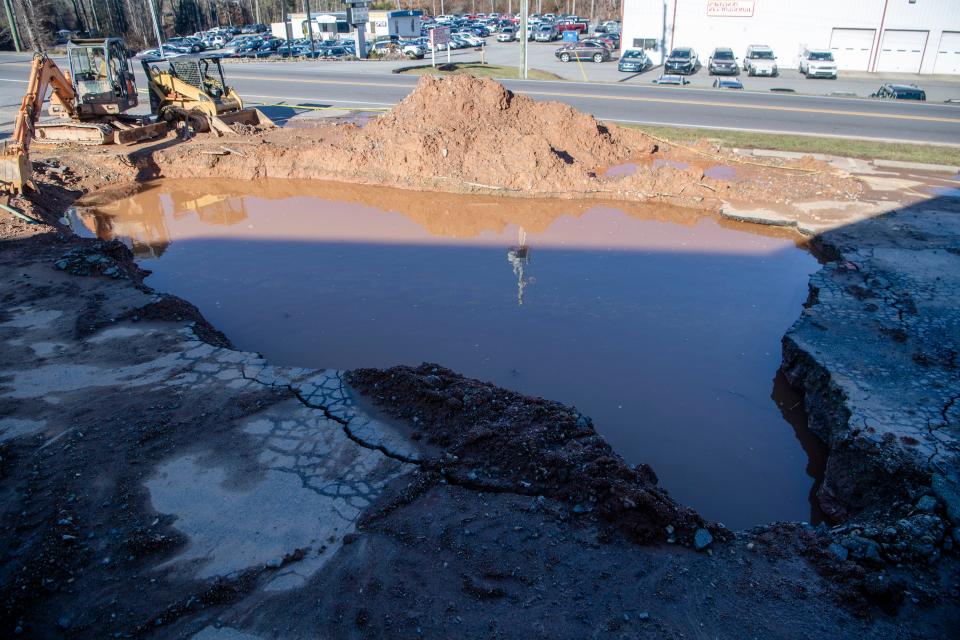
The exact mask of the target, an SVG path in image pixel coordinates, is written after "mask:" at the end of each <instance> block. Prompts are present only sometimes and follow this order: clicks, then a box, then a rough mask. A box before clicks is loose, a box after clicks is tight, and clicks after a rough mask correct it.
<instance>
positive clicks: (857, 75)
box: [321, 37, 960, 102]
mask: <svg viewBox="0 0 960 640" xmlns="http://www.w3.org/2000/svg"><path fill="white" fill-rule="evenodd" d="M561 44H562V43H560V42H552V43H541V42H530V43H529V46H528V51H529V54H528V60H529V62H528V64H529V67H530V68H531V69H541V70H543V71H549V72H551V73H555V74H556V75H558V76H560V77H562V78H564V79H566V80H576V81H581V82H582V81H588V82H620V83H631V84H650V83H651V82H653V80H655V79H656V78H657V77H658V76H659V75H660V74H661V72H662V69H661V68H660V67H654V68H653V69H649V70H647V71H645V72H644V73H621V72H620V71H618V70H617V64H616V59H615V58H614V59H612V60H611V61H610V62H604V63H600V64H596V63H594V62H581V63H579V64H578V63H577V62H567V63H564V62H560V61H559V60H558V59H557V58H556V56H555V55H554V51H555V50H556V49H557V48H558V47H559V46H560V45H561ZM699 53H700V55H701V63H702V64H704V65H706V57H707V56H709V55H710V54H709V52H699ZM738 55H741V54H738ZM450 56H451V60H454V61H468V60H469V61H472V60H479V59H480V53H479V52H478V51H476V50H473V49H461V50H458V51H452V52H451V54H450ZM484 57H485V59H486V61H487V62H489V63H490V64H498V65H510V66H517V65H519V62H520V44H519V43H518V42H496V40H495V39H494V38H492V37H491V38H487V46H486V47H485V51H484ZM446 59H447V54H446V52H445V51H444V52H438V53H437V62H438V63H439V62H441V61H446ZM425 62H428V63H429V56H428V57H427V58H426V59H425ZM321 64H323V63H321ZM334 64H344V63H330V65H329V66H333V65H334ZM347 64H350V63H347ZM353 64H356V63H353ZM361 64H363V65H372V67H371V68H370V69H369V70H370V71H374V70H375V69H376V70H382V69H383V68H384V66H390V67H401V66H407V65H409V63H402V62H401V63H398V62H377V63H372V62H365V63H361ZM415 64H416V63H415ZM419 64H422V62H421V63H419ZM688 79H689V80H690V85H688V86H690V87H700V88H708V87H711V86H712V85H713V81H714V77H713V76H710V75H709V74H708V73H707V71H706V68H702V69H700V71H698V72H697V73H695V74H693V75H692V76H689V77H688ZM740 79H741V81H742V82H743V85H744V89H745V90H747V91H763V92H768V91H770V90H771V89H774V88H778V89H792V90H793V91H795V92H796V93H804V94H812V95H829V94H835V95H850V96H858V97H867V96H869V95H870V94H871V93H873V92H874V91H876V90H877V89H878V88H879V86H880V85H881V84H882V83H883V82H898V83H905V84H917V85H919V86H921V87H923V89H925V90H926V92H927V100H928V101H933V102H943V101H945V100H950V99H955V100H960V78H958V77H951V76H929V75H926V76H920V75H902V74H885V73H861V72H854V71H841V72H840V77H839V79H837V80H824V79H811V80H808V79H806V78H804V77H803V76H801V75H800V74H799V73H798V72H797V70H796V69H781V72H780V75H779V76H778V77H776V78H761V77H753V78H750V77H747V76H746V75H745V74H741V77H740Z"/></svg>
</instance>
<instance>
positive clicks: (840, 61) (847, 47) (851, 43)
mask: <svg viewBox="0 0 960 640" xmlns="http://www.w3.org/2000/svg"><path fill="white" fill-rule="evenodd" d="M875 33H876V30H874V29H834V30H833V33H832V34H830V50H831V51H833V58H834V60H836V61H837V69H852V70H854V71H866V70H867V69H868V68H869V66H870V53H871V52H872V51H873V36H874V34H875Z"/></svg>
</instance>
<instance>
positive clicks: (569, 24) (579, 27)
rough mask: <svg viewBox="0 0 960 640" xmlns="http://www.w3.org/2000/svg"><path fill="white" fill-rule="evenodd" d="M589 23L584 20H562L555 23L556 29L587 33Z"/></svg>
mask: <svg viewBox="0 0 960 640" xmlns="http://www.w3.org/2000/svg"><path fill="white" fill-rule="evenodd" d="M589 27H590V23H589V22H587V21H586V20H564V21H563V22H561V23H560V24H558V25H557V31H561V32H563V31H576V32H577V33H587V31H589Z"/></svg>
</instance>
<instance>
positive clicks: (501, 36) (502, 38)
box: [497, 27, 517, 42]
mask: <svg viewBox="0 0 960 640" xmlns="http://www.w3.org/2000/svg"><path fill="white" fill-rule="evenodd" d="M516 39H517V32H516V30H514V28H513V27H504V28H503V29H501V30H500V33H498V34H497V42H513V41H514V40H516Z"/></svg>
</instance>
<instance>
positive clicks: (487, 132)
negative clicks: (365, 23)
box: [344, 76, 656, 192]
mask: <svg viewBox="0 0 960 640" xmlns="http://www.w3.org/2000/svg"><path fill="white" fill-rule="evenodd" d="M344 146H345V147H348V149H346V150H348V151H351V152H353V154H354V160H355V161H359V162H361V163H364V164H366V163H377V164H380V165H383V166H384V167H385V168H386V169H387V170H388V171H389V172H391V173H395V174H402V175H427V176H440V177H446V178H450V179H455V180H462V181H466V182H476V183H479V184H483V185H496V186H498V187H500V188H506V189H514V190H526V189H530V190H534V189H535V190H537V191H541V192H542V191H557V192H559V191H567V190H569V189H570V186H571V184H580V183H582V182H583V181H584V180H585V179H587V178H589V177H591V176H590V174H591V173H592V172H594V171H596V170H597V169H598V168H600V167H602V166H606V165H610V164H615V163H617V162H622V161H623V160H625V159H626V158H629V157H636V156H637V155H644V154H647V155H649V154H650V153H652V152H653V151H655V150H656V145H655V144H654V143H653V142H652V141H650V139H649V138H647V137H646V136H644V135H643V134H642V133H640V132H638V131H630V130H626V129H620V128H616V129H609V128H607V127H606V126H604V125H602V124H600V123H599V122H597V120H596V119H595V118H594V117H593V116H590V115H587V114H584V113H580V112H579V111H577V110H576V109H573V108H572V107H569V106H567V105H563V104H560V103H556V102H535V101H534V100H532V99H531V98H528V97H527V96H524V95H518V94H514V93H513V92H511V91H509V90H508V89H506V88H505V87H504V86H503V85H501V84H500V83H498V82H495V81H493V80H490V79H481V78H474V77H471V76H453V77H446V78H436V77H430V76H425V77H423V78H421V80H420V82H419V84H418V85H417V88H416V90H415V91H413V92H412V93H411V94H410V95H409V96H407V97H406V98H405V99H404V100H403V101H402V102H400V104H398V105H397V106H396V107H394V108H393V109H392V110H391V111H390V112H389V113H387V114H386V115H384V116H383V117H381V118H379V119H378V120H376V121H374V122H371V123H370V124H368V125H367V126H366V127H364V128H363V129H362V130H361V131H359V132H358V134H357V135H356V136H353V137H352V138H351V139H349V140H346V141H345V144H344Z"/></svg>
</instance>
